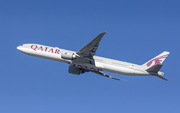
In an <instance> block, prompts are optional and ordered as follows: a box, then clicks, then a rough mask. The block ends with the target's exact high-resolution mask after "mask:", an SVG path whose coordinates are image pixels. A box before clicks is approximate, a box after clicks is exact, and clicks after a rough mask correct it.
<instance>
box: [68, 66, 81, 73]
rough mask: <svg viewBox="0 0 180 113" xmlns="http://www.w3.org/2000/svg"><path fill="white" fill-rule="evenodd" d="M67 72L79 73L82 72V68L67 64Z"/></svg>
mask: <svg viewBox="0 0 180 113" xmlns="http://www.w3.org/2000/svg"><path fill="white" fill-rule="evenodd" d="M68 72H69V73H71V74H75V75H80V74H82V73H84V70H82V69H81V68H78V67H74V66H69V70H68Z"/></svg>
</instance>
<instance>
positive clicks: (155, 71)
mask: <svg viewBox="0 0 180 113" xmlns="http://www.w3.org/2000/svg"><path fill="white" fill-rule="evenodd" d="M162 66H163V65H162V64H156V65H155V66H152V67H150V68H148V69H147V70H146V71H148V72H154V73H157V72H158V71H159V70H160V69H161V67H162Z"/></svg>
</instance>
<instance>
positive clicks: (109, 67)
mask: <svg viewBox="0 0 180 113" xmlns="http://www.w3.org/2000/svg"><path fill="white" fill-rule="evenodd" d="M105 34H106V32H104V33H100V34H99V35H98V36H97V37H96V38H94V39H93V40H92V41H91V42H89V43H88V44H87V45H86V46H84V47H83V48H82V49H80V50H79V51H77V52H75V51H70V50H65V49H60V48H58V47H50V46H45V45H39V44H23V45H21V46H18V47H17V49H18V50H19V51H21V52H23V53H25V54H27V55H30V56H35V57H39V58H45V59H50V60H54V61H59V62H64V63H68V64H69V70H68V71H69V73H71V74H75V75H80V74H83V73H85V72H93V73H96V74H99V75H102V76H105V77H109V78H112V79H115V80H121V79H119V78H115V77H112V76H110V75H108V74H105V73H104V72H103V71H108V72H112V73H117V74H121V75H129V76H156V77H159V78H161V79H163V80H167V79H165V78H164V77H163V75H164V73H163V72H160V71H159V70H160V69H161V67H162V66H163V65H162V63H163V61H164V60H165V59H166V57H167V56H168V54H169V52H167V51H164V52H163V53H161V54H159V55H158V56H156V57H154V58H153V59H151V60H149V61H148V62H146V63H144V64H142V65H137V64H133V63H128V62H123V61H118V60H113V59H109V58H104V57H99V56H95V53H96V50H97V49H98V46H99V43H100V41H101V39H102V37H103V36H104V35H105Z"/></svg>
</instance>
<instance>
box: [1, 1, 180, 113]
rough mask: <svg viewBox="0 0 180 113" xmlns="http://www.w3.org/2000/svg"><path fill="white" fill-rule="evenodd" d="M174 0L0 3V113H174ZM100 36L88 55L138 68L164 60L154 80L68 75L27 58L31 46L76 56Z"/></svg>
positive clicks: (62, 69)
mask: <svg viewBox="0 0 180 113" xmlns="http://www.w3.org/2000/svg"><path fill="white" fill-rule="evenodd" d="M179 4H180V2H179V1H178V0H171V1H170V0H166V1H164V0H146V1H144V0H136V1H135V0H122V1H119V0H111V1H110V0H108V1H107V0H91V1H84V0H76V1H71V0H69V1H67V0H60V1H58V0H57V1H56V0H51V1H50V0H31V1H28V0H26V1H24V0H8V1H7V0H1V1H0V14H1V15H0V38H1V44H0V48H1V54H0V55H1V57H0V58H1V59H0V62H1V65H0V69H1V74H0V112H1V113H32V112H33V113H40V112H41V113H52V112H53V113H60V112H64V113H72V112H73V113H100V112H101V113H109V112H111V113H119V112H123V113H132V112H138V113H144V112H145V113H152V112H155V113H156V112H162V113H169V112H172V113H179V112H180V109H179V106H180V102H179V101H180V97H179V95H180V91H179V87H180V82H179V79H180V76H179V64H180V60H179V56H180V52H179V48H180V44H179V42H180V38H179V37H180V33H179V31H180V27H179V26H180V21H179V20H180V13H179V12H180V7H179ZM104 31H107V34H106V35H105V36H104V37H103V39H102V41H101V43H100V46H99V49H98V50H97V53H96V55H98V56H103V57H108V58H112V59H117V60H122V61H127V62H132V63H136V64H143V63H144V62H146V61H148V60H149V59H151V58H153V57H154V56H156V55H158V54H160V53H161V52H163V51H169V52H170V55H169V56H168V58H167V59H166V60H165V62H164V63H163V64H164V66H163V67H162V69H161V71H163V72H164V73H165V75H164V77H165V78H167V79H168V80H169V81H164V80H161V79H159V78H157V77H132V76H124V75H117V74H114V73H108V72H107V74H110V75H112V76H115V77H117V78H121V79H126V80H128V81H127V82H125V81H116V80H112V79H108V78H105V77H102V76H99V75H96V74H94V73H85V74H83V75H80V76H76V75H72V74H69V73H68V64H64V63H60V62H55V61H50V60H46V59H40V58H35V57H31V56H27V55H25V54H23V53H21V52H19V51H18V50H17V49H16V47H17V46H19V45H21V44H24V43H37V44H43V45H48V46H53V47H59V48H63V49H69V50H74V51H78V50H79V49H81V48H82V47H83V46H85V45H86V44H87V43H88V42H89V41H91V40H92V39H93V38H95V37H96V36H97V35H98V34H99V33H101V32H104Z"/></svg>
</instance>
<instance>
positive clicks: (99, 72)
mask: <svg viewBox="0 0 180 113" xmlns="http://www.w3.org/2000/svg"><path fill="white" fill-rule="evenodd" d="M91 72H93V73H96V74H99V75H102V76H104V77H108V78H112V79H115V80H123V79H119V78H115V77H113V76H110V75H107V74H105V73H103V72H101V71H91ZM124 81H126V80H124Z"/></svg>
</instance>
